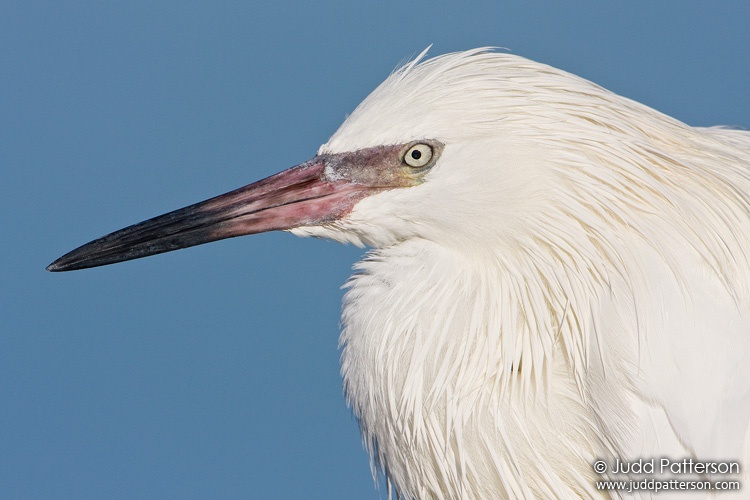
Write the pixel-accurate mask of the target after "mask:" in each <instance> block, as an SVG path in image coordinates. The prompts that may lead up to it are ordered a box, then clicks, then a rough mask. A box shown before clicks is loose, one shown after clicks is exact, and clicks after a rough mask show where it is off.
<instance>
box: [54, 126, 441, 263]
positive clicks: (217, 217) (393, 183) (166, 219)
mask: <svg viewBox="0 0 750 500" xmlns="http://www.w3.org/2000/svg"><path fill="white" fill-rule="evenodd" d="M415 144H417V143H410V144H396V145H390V146H377V147H372V148H365V149H360V150H358V151H354V152H349V153H338V154H323V155H318V156H316V157H315V158H313V159H311V160H310V161H307V162H305V163H301V164H299V165H297V166H296V167H292V168H290V169H289V170H285V171H283V172H281V173H278V174H276V175H272V176H271V177H268V178H266V179H263V180H262V181H258V182H256V183H253V184H249V185H247V186H245V187H243V188H240V189H237V190H235V191H231V192H229V193H227V194H223V195H221V196H217V197H216V198H211V199H210V200H206V201H203V202H201V203H196V204H195V205H191V206H189V207H185V208H181V209H179V210H175V211H174V212H170V213H168V214H164V215H161V216H159V217H155V218H153V219H149V220H147V221H145V222H141V223H140V224H135V225H134V226H130V227H126V228H125V229H121V230H119V231H115V232H114V233H112V234H108V235H107V236H104V237H103V238H99V239H98V240H94V241H92V242H91V243H87V244H85V245H83V246H82V247H79V248H76V249H75V250H73V251H72V252H70V253H67V254H65V255H63V256H62V257H60V258H59V259H57V260H56V261H55V262H53V263H52V264H50V265H49V266H48V267H47V270H49V271H72V270H75V269H85V268H88V267H96V266H104V265H107V264H114V263H115V262H122V261H126V260H132V259H139V258H141V257H148V256H149V255H155V254H158V253H164V252H171V251H172V250H178V249H180V248H186V247H192V246H195V245H200V244H201V243H208V242H209V241H216V240H221V239H224V238H233V237H235V236H242V235H244V234H254V233H261V232H263V231H272V230H275V229H292V228H295V227H300V226H312V225H321V224H326V223H328V222H332V221H335V220H338V219H340V218H342V217H344V216H346V215H347V214H348V213H349V212H350V211H351V209H352V208H353V207H354V205H355V204H356V203H357V202H358V201H359V200H361V199H362V198H364V197H365V196H369V195H371V194H374V193H377V192H380V191H383V190H386V189H393V188H402V187H411V186H416V185H418V184H420V183H421V182H422V178H423V177H424V175H425V174H426V172H427V171H428V170H429V167H431V166H432V164H433V163H434V161H435V159H436V158H437V156H438V155H439V153H440V151H442V148H443V145H442V144H441V143H439V142H437V141H422V142H420V143H419V146H414V145H415ZM412 147H414V148H426V147H429V148H430V149H429V151H430V155H431V157H432V161H431V162H429V163H426V164H425V165H423V166H420V167H419V168H414V167H410V166H408V165H407V164H406V163H404V155H405V154H406V152H407V151H410V149H409V148H412ZM420 151H421V150H420ZM415 158H419V157H417V156H415Z"/></svg>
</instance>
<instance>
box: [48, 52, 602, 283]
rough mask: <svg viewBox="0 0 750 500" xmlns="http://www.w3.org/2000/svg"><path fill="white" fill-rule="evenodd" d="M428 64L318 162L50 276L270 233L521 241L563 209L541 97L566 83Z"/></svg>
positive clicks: (448, 59)
mask: <svg viewBox="0 0 750 500" xmlns="http://www.w3.org/2000/svg"><path fill="white" fill-rule="evenodd" d="M421 58H422V56H420V57H419V58H417V59H416V60H415V61H413V62H411V63H409V64H407V65H406V66H404V67H402V68H401V69H399V70H397V71H396V72H394V73H393V74H392V75H391V76H390V77H389V78H388V79H386V80H385V81H384V82H383V83H382V84H381V85H380V86H379V87H378V88H377V89H376V90H375V91H374V92H373V93H372V94H370V96H368V97H367V98H366V99H365V100H364V101H363V102H362V103H361V104H360V105H359V106H358V107H357V109H356V110H355V111H354V112H353V113H352V114H351V115H350V116H349V117H348V118H347V120H346V121H345V122H344V124H343V125H342V126H341V127H340V128H339V130H338V131H337V132H336V133H335V134H334V135H333V136H332V137H331V139H330V140H329V141H328V142H327V143H326V144H324V145H323V146H321V148H320V150H319V152H318V154H317V155H316V156H315V157H313V158H312V159H311V160H309V161H307V162H305V163H302V164H300V165H297V166H295V167H292V168H290V169H288V170H285V171H283V172H280V173H278V174H276V175H273V176H271V177H268V178H266V179H264V180H261V181H259V182H256V183H253V184H250V185H248V186H245V187H242V188H240V189H237V190H235V191H232V192H229V193H227V194H224V195H221V196H218V197H215V198H212V199H209V200H206V201H204V202H201V203H197V204H195V205H191V206H189V207H186V208H182V209H180V210H176V211H174V212H170V213H168V214H165V215H162V216H159V217H156V218H154V219H150V220H148V221H145V222H142V223H140V224H136V225H133V226H130V227H128V228H125V229H122V230H120V231H116V232H114V233H112V234H109V235H107V236H105V237H103V238H100V239H98V240H95V241H92V242H90V243H88V244H86V245H83V246H82V247H80V248H78V249H76V250H73V251H72V252H70V253H68V254H66V255H65V256H63V257H61V258H60V259H58V260H57V261H55V262H54V263H53V264H51V265H50V266H49V268H48V269H49V270H52V271H66V270H73V269H82V268H87V267H95V266H100V265H106V264H110V263H114V262H120V261H125V260H130V259H135V258H140V257H145V256H148V255H154V254H158V253H162V252H168V251H171V250H176V249H179V248H185V247H189V246H194V245H198V244H201V243H206V242H209V241H215V240H219V239H223V238H229V237H234V236H240V235H245V234H253V233H259V232H263V231H270V230H290V231H291V232H293V233H295V234H298V235H304V236H319V237H327V238H332V239H335V240H338V241H344V242H351V243H354V244H357V245H371V246H376V247H377V246H386V245H390V244H393V243H396V242H399V241H404V240H406V239H410V238H422V239H427V240H433V241H439V242H440V243H441V244H443V245H448V246H452V247H455V248H457V249H459V250H460V249H462V248H465V247H471V248H473V249H482V248H490V247H493V246H494V247H496V246H497V245H518V244H523V243H522V241H523V239H524V238H525V237H526V236H528V235H529V234H530V233H531V232H532V231H533V227H534V225H535V224H536V223H537V222H538V221H539V220H540V218H542V217H543V216H544V214H548V213H550V211H552V210H554V207H553V206H552V205H551V203H550V199H551V198H552V197H553V196H551V193H554V192H555V191H556V190H557V189H558V187H559V184H560V182H561V180H560V179H559V178H557V177H556V176H555V175H554V172H553V169H551V168H550V158H549V155H548V154H546V152H545V148H546V147H547V146H546V145H547V144H548V143H549V140H548V139H549V134H548V129H547V128H545V126H546V125H548V124H550V123H557V122H560V121H563V122H564V121H565V116H564V113H562V112H561V113H560V114H559V116H556V115H555V114H554V113H551V112H550V109H548V108H549V106H548V105H547V104H546V103H545V102H543V101H544V100H543V99H540V98H539V96H540V95H543V93H544V92H543V91H544V90H545V89H544V88H543V87H544V85H545V84H546V85H549V86H552V87H554V86H555V85H558V86H561V87H562V86H564V85H566V83H565V81H566V80H565V79H564V78H561V77H560V75H567V74H565V73H563V72H556V70H553V69H552V68H549V67H547V66H544V65H541V64H536V63H532V62H531V61H527V60H526V59H523V58H520V57H516V56H511V55H507V54H498V53H494V52H491V51H487V50H482V49H478V50H474V51H469V52H463V53H456V54H449V55H445V56H442V57H437V58H434V59H430V60H426V61H420V59H421ZM545 72H548V73H549V75H548V76H549V78H546V79H545V78H544V74H545ZM558 80H559V81H558ZM540 82H542V83H540ZM567 84H569V82H568V83H567ZM592 87H593V86H592ZM547 90H549V89H547ZM554 90H559V89H554ZM562 90H564V89H562ZM563 132H564V128H563Z"/></svg>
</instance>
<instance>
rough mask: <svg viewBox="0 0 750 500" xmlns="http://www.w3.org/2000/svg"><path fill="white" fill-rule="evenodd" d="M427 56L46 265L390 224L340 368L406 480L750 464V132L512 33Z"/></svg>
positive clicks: (382, 450)
mask: <svg viewBox="0 0 750 500" xmlns="http://www.w3.org/2000/svg"><path fill="white" fill-rule="evenodd" d="M422 58H423V55H422V56H420V57H419V58H417V60H415V61H413V62H411V63H409V64H407V65H406V66H404V67H403V68H401V69H399V70H398V71H396V72H395V73H394V74H392V75H391V76H390V77H389V78H388V79H387V80H386V81H385V82H384V83H383V84H382V85H380V86H379V87H378V88H377V89H376V90H375V91H374V92H373V93H372V94H371V95H370V96H369V97H368V98H367V99H365V101H364V102H362V104H360V106H359V107H358V108H357V109H356V110H355V111H354V112H353V114H352V115H351V116H350V117H349V118H347V120H346V121H345V123H344V124H343V125H342V126H341V128H340V129H339V130H338V131H337V132H336V133H335V134H334V135H333V137H331V139H330V141H329V142H328V143H327V144H325V145H323V146H322V147H321V149H320V151H319V154H318V155H317V156H315V157H314V158H312V159H311V160H310V161H308V162H305V163H302V164H300V165H298V166H296V167H293V168H291V169H288V170H286V171H284V172H281V173H279V174H276V175H274V176H271V177H269V178H267V179H264V180H261V181H258V182H256V183H254V184H251V185H248V186H245V187H243V188H240V189H238V190H235V191H232V192H230V193H227V194H225V195H222V196H219V197H216V198H212V199H210V200H207V201H205V202H202V203H199V204H196V205H192V206H190V207H186V208H183V209H180V210H176V211H174V212H171V213H169V214H165V215H163V216H160V217H156V218H154V219H150V220H148V221H145V222H143V223H140V224H137V225H134V226H131V227H128V228H125V229H122V230H120V231H117V232H115V233H112V234H110V235H108V236H105V237H103V238H100V239H98V240H95V241H93V242H91V243H88V244H86V245H84V246H82V247H80V248H78V249H76V250H73V251H72V252H70V253H68V254H66V255H65V256H63V257H61V258H60V259H58V260H57V261H55V262H54V263H53V264H51V265H50V266H49V269H50V270H53V271H64V270H72V269H81V268H85V267H94V266H99V265H105V264H110V263H114V262H119V261H123V260H129V259H134V258H139V257H144V256H147V255H153V254H155V253H160V252H166V251H171V250H175V249H178V248H184V247H187V246H192V245H197V244H201V243H205V242H208V241H214V240H217V239H221V238H228V237H233V236H239V235H242V234H250V233H257V232H261V231H268V230H274V229H287V230H291V231H292V232H294V233H295V234H298V235H302V236H320V237H328V238H332V239H335V240H338V241H342V242H351V243H355V244H357V245H362V246H364V245H369V246H371V247H374V249H373V250H372V251H371V252H370V253H369V254H368V255H367V257H366V258H365V259H364V260H363V261H362V262H360V263H359V264H357V266H356V273H355V275H354V276H353V277H352V278H351V280H350V281H349V283H348V284H347V285H346V286H347V288H348V290H347V292H346V295H345V299H344V310H343V325H344V330H343V332H342V334H341V345H342V356H341V362H342V374H343V378H344V387H345V393H346V397H347V400H348V402H349V404H350V405H351V406H352V408H353V411H354V413H355V415H356V416H357V418H358V420H359V424H360V427H361V430H362V435H363V438H364V442H365V445H366V446H367V448H368V449H369V451H370V454H371V456H372V463H373V468H374V470H381V471H382V472H384V474H385V476H386V478H387V480H388V484H389V488H391V490H390V493H393V492H394V491H395V492H396V494H397V495H398V496H400V497H402V498H404V499H409V500H417V499H419V500H423V499H482V500H483V499H497V498H533V497H537V498H579V497H584V498H590V497H597V496H600V495H604V496H606V495H610V494H611V495H613V496H616V495H618V494H619V493H618V492H609V493H608V492H606V491H600V490H598V489H597V487H596V481H597V480H598V479H602V478H605V479H606V478H607V477H608V476H609V475H608V474H603V475H601V476H600V475H598V474H597V473H596V472H595V471H594V470H593V468H592V464H593V463H594V462H595V461H596V460H598V459H602V460H604V461H605V462H606V463H608V464H610V467H611V466H612V464H615V463H617V460H620V461H623V462H626V463H627V462H631V461H633V460H637V459H643V460H650V459H660V458H662V457H670V458H672V459H674V460H682V459H694V460H697V461H702V462H705V461H716V460H725V461H726V460H729V461H734V462H737V461H739V462H741V463H742V462H744V463H746V464H748V466H750V460H748V458H750V454H749V453H748V448H749V446H748V441H749V440H748V428H749V425H748V424H749V422H750V361H748V360H749V359H750V258H749V257H750V255H748V254H749V253H750V172H749V171H748V170H749V169H750V133H748V132H744V131H739V130H729V129H722V128H693V127H689V126H687V125H685V124H683V123H680V122H679V121H677V120H674V119H672V118H670V117H668V116H665V115H663V114H661V113H659V112H657V111H654V110H652V109H650V108H648V107H646V106H643V105H641V104H638V103H636V102H633V101H631V100H628V99H625V98H623V97H620V96H618V95H615V94H613V93H611V92H608V91H606V90H604V89H602V88H601V87H598V86H596V85H594V84H592V83H590V82H587V81H585V80H583V79H580V78H577V77H575V76H573V75H570V74H568V73H565V72H563V71H560V70H556V69H554V68H551V67H549V66H545V65H543V64H538V63H535V62H532V61H529V60H526V59H523V58H521V57H517V56H513V55H508V54H499V53H493V52H491V51H488V50H485V49H478V50H473V51H469V52H464V53H456V54H449V55H445V56H442V57H438V58H435V59H431V60H426V61H422ZM659 477H663V476H659ZM671 477H672V478H674V476H671ZM654 478H655V476H651V477H647V479H654ZM692 478H693V479H699V478H696V477H692ZM677 479H683V480H685V479H688V477H687V476H684V475H683V476H677ZM702 479H710V480H715V479H732V478H729V477H728V476H719V477H717V476H716V475H714V476H713V477H711V476H709V477H706V476H703V477H702ZM734 479H736V477H735V478H734ZM642 493H643V494H644V496H647V495H648V492H642ZM676 493H677V496H678V497H680V498H681V497H684V494H685V493H686V492H685V491H677V492H676ZM691 493H692V492H691ZM740 494H742V491H740ZM691 498H696V496H694V495H691Z"/></svg>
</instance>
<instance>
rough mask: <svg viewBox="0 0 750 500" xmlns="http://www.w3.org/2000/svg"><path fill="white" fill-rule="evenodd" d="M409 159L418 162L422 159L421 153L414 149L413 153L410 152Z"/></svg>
mask: <svg viewBox="0 0 750 500" xmlns="http://www.w3.org/2000/svg"><path fill="white" fill-rule="evenodd" d="M411 157H412V158H414V159H415V160H418V159H420V158H422V152H421V151H419V150H418V149H415V150H414V151H412V152H411Z"/></svg>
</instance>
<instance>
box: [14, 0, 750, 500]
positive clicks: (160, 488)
mask: <svg viewBox="0 0 750 500" xmlns="http://www.w3.org/2000/svg"><path fill="white" fill-rule="evenodd" d="M120 3H121V4H122V5H114V2H94V1H76V2H36V1H33V0H23V1H15V0H10V1H8V0H5V1H3V2H0V168H1V169H2V175H1V176H0V227H1V228H2V244H0V257H1V262H2V267H0V283H2V288H1V289H0V498H14V499H26V498H71V499H72V498H102V499H108V498H112V499H118V498H161V499H191V498H196V499H198V498H226V499H232V498H254V499H256V498H257V499H279V498H305V499H352V498H357V499H359V498H373V499H375V498H378V495H379V494H378V493H377V492H376V491H375V489H374V488H373V485H372V480H371V478H370V471H369V467H368V461H367V456H366V454H365V453H364V452H363V451H362V449H361V444H360V439H359V434H358V430H357V425H356V422H355V421H354V419H353V418H352V416H351V413H350V411H349V409H348V408H346V406H345V403H344V398H343V396H342V393H341V386H340V379H339V374H338V369H339V368H338V356H339V353H338V350H337V339H338V321H339V317H338V315H339V310H340V299H341V295H342V292H341V291H340V290H339V286H340V285H341V284H342V283H343V282H344V281H345V280H346V278H347V276H348V275H349V272H350V268H351V265H352V264H353V263H354V262H355V261H356V260H357V259H358V257H359V256H360V255H361V254H362V251H360V250H358V249H356V248H352V247H344V246H340V245H338V244H334V243H331V242H327V241H317V240H309V239H305V240H302V239H297V238H295V237H293V236H291V235H288V234H284V233H272V234H264V235H257V236H252V237H247V238H239V239H234V240H226V241H222V242H218V243H214V244H211V245H207V246H202V247H198V248H193V249H189V250H184V251H180V252H176V253H170V254H165V255H160V256H156V257H152V258H149V259H144V260H139V261H133V262H128V263H125V264H120V265H116V266H110V267H105V268H99V269H95V270H88V271H81V272H75V273H65V274H52V273H48V272H45V271H44V267H45V266H46V265H47V264H48V263H49V262H51V261H52V260H53V259H55V258H56V257H58V256H60V255H61V254H63V253H64V252H67V251H68V250H71V249H72V248H74V247H76V246H78V245H80V244H82V243H85V242H87V241H89V240H91V239H93V238H95V237H98V236H101V235H103V234H104V233H107V232H110V231H112V230H115V229H119V228H121V227H123V226H126V225H129V224H131V223H134V222H138V221H140V220H143V219H145V218H148V217H151V216H154V215H158V214H161V213H163V212H165V211H168V210H171V209H174V208H179V207H181V206H183V205H186V204H189V203H192V202H195V201H199V200H202V199H205V198H207V197H210V196H213V195H215V194H219V193H222V192H225V191H227V190H229V189H232V188H235V187H239V186H241V185H244V184H247V183H249V182H251V181H254V180H257V179H260V178H262V177H265V176H266V175H269V174H271V173H273V172H276V171H278V170H281V169H283V168H285V167H287V166H291V165H294V164H296V163H299V162H301V161H304V160H306V159H307V158H309V157H310V156H312V155H313V154H314V153H315V152H316V150H317V148H318V146H319V144H321V143H322V142H325V141H326V140H327V138H328V137H329V136H330V135H331V134H332V133H333V132H334V130H335V129H336V127H337V126H338V124H339V123H340V122H341V121H342V119H343V118H344V116H345V115H346V114H347V113H348V112H351V110H353V109H354V107H355V106H356V104H357V103H358V102H359V101H360V100H361V99H362V98H364V97H365V96H366V95H367V94H368V93H369V92H370V91H371V90H372V89H373V88H374V87H375V86H376V85H377V84H378V83H379V82H380V81H381V80H382V79H383V78H385V77H386V76H387V75H388V73H389V72H390V71H391V70H392V69H393V68H394V67H395V66H396V65H397V64H398V63H399V61H402V60H404V59H405V58H407V57H409V56H411V55H413V54H416V53H418V52H420V51H421V50H422V49H423V48H425V47H426V46H427V45H429V44H431V43H432V44H434V46H433V48H432V51H431V54H433V55H435V54H440V53H444V52H451V51H455V50H462V49H468V48H472V47H476V46H484V45H496V46H502V47H507V48H509V49H510V50H511V51H512V52H514V53H516V54H520V55H524V56H526V57H530V58H533V59H537V60H540V61H542V62H546V63H549V64H552V65H555V66H558V67H561V68H563V69H566V70H568V71H572V72H574V73H577V74H579V75H581V76H584V77H586V78H589V79H591V80H594V81H595V82H597V83H599V84H601V85H603V86H605V87H608V88H610V89H611V90H614V91H616V92H618V93H621V94H624V95H626V96H628V97H631V98H634V99H636V100H639V101H642V102H644V103H646V104H649V105H651V106H653V107H655V108H656V109H659V110H661V111H664V112H666V113H668V114H671V115H673V116H675V117H677V118H679V119H681V120H683V121H686V122H688V123H690V124H693V125H712V124H728V125H736V126H741V127H744V128H750V92H749V91H748V89H750V3H749V2H747V1H746V0H737V1H734V2H728V1H727V2H725V1H716V2H704V1H700V2H699V1H660V2H654V1H630V2H601V1H578V2H549V3H544V2H533V1H527V2H524V1H518V2H487V1H473V0H469V1H465V2H454V4H453V5H448V4H447V3H446V4H439V3H437V2H426V1H421V2H394V1H377V2H374V1H360V2H352V1H337V2H309V3H308V2H289V1H283V0H282V1H276V2H202V3H200V2H191V1H172V2H161V1H157V2H154V1H151V0H149V1H132V0H131V1H128V2H120ZM110 4H113V5H110ZM380 496H381V497H384V496H385V494H384V493H382V492H381V493H380Z"/></svg>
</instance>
